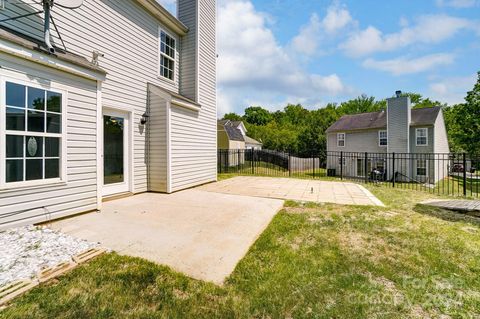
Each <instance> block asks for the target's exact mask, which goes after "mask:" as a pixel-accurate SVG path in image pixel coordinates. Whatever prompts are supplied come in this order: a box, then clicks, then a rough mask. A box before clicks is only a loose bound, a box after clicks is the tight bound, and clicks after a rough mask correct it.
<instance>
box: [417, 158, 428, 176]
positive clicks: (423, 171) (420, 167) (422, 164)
mask: <svg viewBox="0 0 480 319" xmlns="http://www.w3.org/2000/svg"><path fill="white" fill-rule="evenodd" d="M417 176H427V160H417Z"/></svg>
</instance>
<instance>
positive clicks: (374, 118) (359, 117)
mask: <svg viewBox="0 0 480 319" xmlns="http://www.w3.org/2000/svg"><path fill="white" fill-rule="evenodd" d="M439 112H440V107H428V108H422V109H412V120H411V123H410V125H433V124H434V123H435V120H436V119H437V116H438V113H439ZM386 127H387V112H385V111H379V112H371V113H360V114H353V115H344V116H342V117H341V118H340V119H339V120H338V121H336V122H335V123H333V124H332V125H331V126H330V127H329V128H328V129H327V133H330V132H340V131H355V130H368V129H380V128H386Z"/></svg>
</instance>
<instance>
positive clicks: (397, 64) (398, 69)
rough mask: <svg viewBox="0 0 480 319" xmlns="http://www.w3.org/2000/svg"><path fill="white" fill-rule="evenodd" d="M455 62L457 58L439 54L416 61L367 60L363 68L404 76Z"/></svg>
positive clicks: (401, 58)
mask: <svg viewBox="0 0 480 319" xmlns="http://www.w3.org/2000/svg"><path fill="white" fill-rule="evenodd" d="M454 60H455V57H454V56H453V54H448V53H438V54H430V55H426V56H423V57H420V58H415V59H408V58H405V57H400V58H397V59H391V60H383V61H377V60H374V59H367V60H365V61H364V62H363V66H364V67H365V68H369V69H376V70H380V71H385V72H389V73H391V74H393V75H404V74H412V73H419V72H424V71H427V70H430V69H433V68H435V67H439V66H442V65H448V64H451V63H453V61H454Z"/></svg>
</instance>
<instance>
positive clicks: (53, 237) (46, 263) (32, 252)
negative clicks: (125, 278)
mask: <svg viewBox="0 0 480 319" xmlns="http://www.w3.org/2000/svg"><path fill="white" fill-rule="evenodd" d="M97 246H99V244H98V243H91V242H88V241H86V240H82V239H78V238H75V237H72V236H69V235H66V234H63V233H61V232H59V231H53V230H51V229H49V228H47V227H42V226H38V227H37V226H26V227H19V228H12V229H9V230H5V231H2V232H0V286H3V285H5V284H7V283H10V282H13V281H15V280H20V279H30V278H33V277H34V276H35V275H36V274H37V272H38V271H40V270H42V269H44V268H47V267H52V266H55V265H58V264H59V263H61V262H65V261H70V260H71V259H72V256H74V255H76V254H78V253H81V252H83V251H85V250H88V249H90V248H94V247H97Z"/></svg>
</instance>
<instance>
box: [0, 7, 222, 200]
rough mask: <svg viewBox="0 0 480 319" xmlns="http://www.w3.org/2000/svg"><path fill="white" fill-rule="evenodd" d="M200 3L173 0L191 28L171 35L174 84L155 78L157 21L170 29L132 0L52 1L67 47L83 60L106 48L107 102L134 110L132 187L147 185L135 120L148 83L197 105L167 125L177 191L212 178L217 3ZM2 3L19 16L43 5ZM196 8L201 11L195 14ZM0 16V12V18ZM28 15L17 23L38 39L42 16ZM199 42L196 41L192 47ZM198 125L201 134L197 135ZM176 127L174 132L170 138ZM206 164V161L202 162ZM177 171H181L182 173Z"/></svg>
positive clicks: (137, 189)
mask: <svg viewBox="0 0 480 319" xmlns="http://www.w3.org/2000/svg"><path fill="white" fill-rule="evenodd" d="M199 1H200V3H198V4H197V2H198V1H195V0H180V1H179V2H178V8H179V19H180V20H181V21H182V22H183V23H184V24H185V25H187V26H188V27H189V29H190V30H189V32H188V35H187V36H185V37H184V38H183V39H180V38H178V37H177V38H176V40H177V44H178V45H177V55H176V56H177V60H176V76H175V81H173V82H172V81H169V80H165V79H162V78H160V77H159V76H158V67H159V61H158V48H159V47H158V46H159V38H158V28H159V26H160V27H161V28H162V29H165V30H166V31H167V32H168V33H169V34H170V35H173V36H174V34H173V32H172V31H171V30H169V29H168V28H166V27H164V26H161V25H160V23H159V21H158V20H156V19H155V18H154V17H153V16H151V15H150V14H149V13H147V12H146V11H145V10H144V9H143V8H142V7H141V6H140V5H138V4H137V3H136V2H135V1H133V0H125V1H114V0H101V1H98V0H85V1H84V5H83V6H82V7H80V8H79V9H76V10H74V11H72V10H65V9H62V8H60V7H55V10H54V11H55V13H54V17H55V18H56V21H57V24H58V27H59V29H60V31H61V33H62V37H63V38H64V40H65V42H66V45H67V49H68V50H70V51H73V52H75V53H77V54H80V55H82V56H84V57H86V58H88V59H91V56H92V51H94V50H98V51H100V52H102V53H104V54H105V57H104V58H101V60H100V66H101V67H102V68H104V69H105V70H106V71H107V72H108V75H107V80H106V81H105V82H104V84H103V93H102V94H103V104H104V106H108V107H113V108H115V107H127V108H129V109H131V110H132V112H133V114H134V116H133V127H134V159H133V160H134V167H133V172H134V189H133V191H134V192H135V193H138V192H143V191H147V190H148V187H147V160H146V151H147V150H146V147H145V145H146V132H145V131H144V130H143V129H142V127H141V126H140V125H138V122H139V120H140V118H141V116H142V114H143V113H144V112H145V111H146V106H147V91H148V90H147V84H148V83H152V84H154V85H157V86H159V87H162V88H165V89H167V90H170V91H173V92H176V93H179V92H181V93H182V94H184V95H186V96H187V97H190V98H193V99H195V100H197V101H198V102H199V103H200V104H201V105H202V108H201V110H200V112H196V113H195V112H191V111H185V110H177V111H176V112H174V111H172V128H174V129H175V134H177V135H176V140H175V141H172V147H174V148H175V150H177V153H174V151H172V155H174V156H173V157H172V169H174V170H175V172H173V171H172V174H173V175H174V176H176V177H177V179H176V180H175V181H178V182H176V184H175V187H174V189H177V190H178V189H181V188H182V185H187V186H191V185H194V184H198V183H202V182H207V181H211V180H215V179H216V153H215V151H214V150H215V148H216V81H215V73H216V70H215V64H216V61H215V60H216V58H215V53H216V52H215V45H216V44H215V1H214V0H199ZM7 9H9V10H10V9H11V10H12V11H15V12H18V13H20V14H22V13H25V12H32V11H33V10H38V9H40V6H39V5H36V4H18V5H15V6H13V5H11V4H7ZM9 10H7V11H6V12H9ZM197 13H198V14H199V15H200V16H199V18H198V19H197V17H196V16H197ZM1 14H2V12H0V16H1ZM25 20H26V22H25V23H15V24H14V25H15V26H17V27H16V28H17V29H22V28H26V27H25V26H23V24H28V28H27V29H28V30H27V31H28V33H29V35H33V36H36V37H37V38H39V39H41V36H42V33H41V30H42V23H41V19H38V18H36V17H32V18H27V19H25ZM35 20H37V21H35ZM38 20H40V21H38ZM197 22H198V23H199V25H198V27H197V25H196V23H197ZM20 31H24V30H20ZM198 41H201V43H200V45H199V46H198V49H197V42H198ZM57 43H58V41H57ZM180 57H181V58H180ZM180 59H181V65H182V67H181V70H180V68H179V62H180ZM197 59H198V60H199V61H200V65H199V66H198V68H196V66H195V64H196V61H197ZM196 69H198V75H199V77H200V79H201V81H199V83H198V84H197V82H196V81H195V79H196V78H197V75H196V74H197V73H196V72H195V70H196ZM180 72H181V73H180ZM180 78H181V83H182V85H180V81H179V80H180ZM197 85H198V89H199V91H200V93H199V94H198V97H197V96H196V95H195V94H194V93H195V90H196V87H197ZM180 87H181V89H180ZM175 108H176V107H172V109H175ZM185 112H186V113H185ZM176 125H178V127H175V126H176ZM196 130H198V134H197V133H194V132H195V131H196ZM173 133H174V132H172V136H175V134H173ZM180 135H183V136H180ZM185 140H188V141H185ZM179 150H181V155H180V153H179ZM189 152H193V154H192V156H189V155H188V153H189ZM200 154H201V155H200ZM195 157H201V161H200V162H198V163H196V162H192V161H191V158H195ZM177 161H178V163H176V162H177ZM204 162H208V163H209V164H208V165H205V163H204ZM186 163H188V165H189V166H190V168H189V170H183V169H180V168H179V167H183V166H184V165H186ZM182 172H183V173H185V174H186V175H182V176H181V177H180V175H181V174H182Z"/></svg>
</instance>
